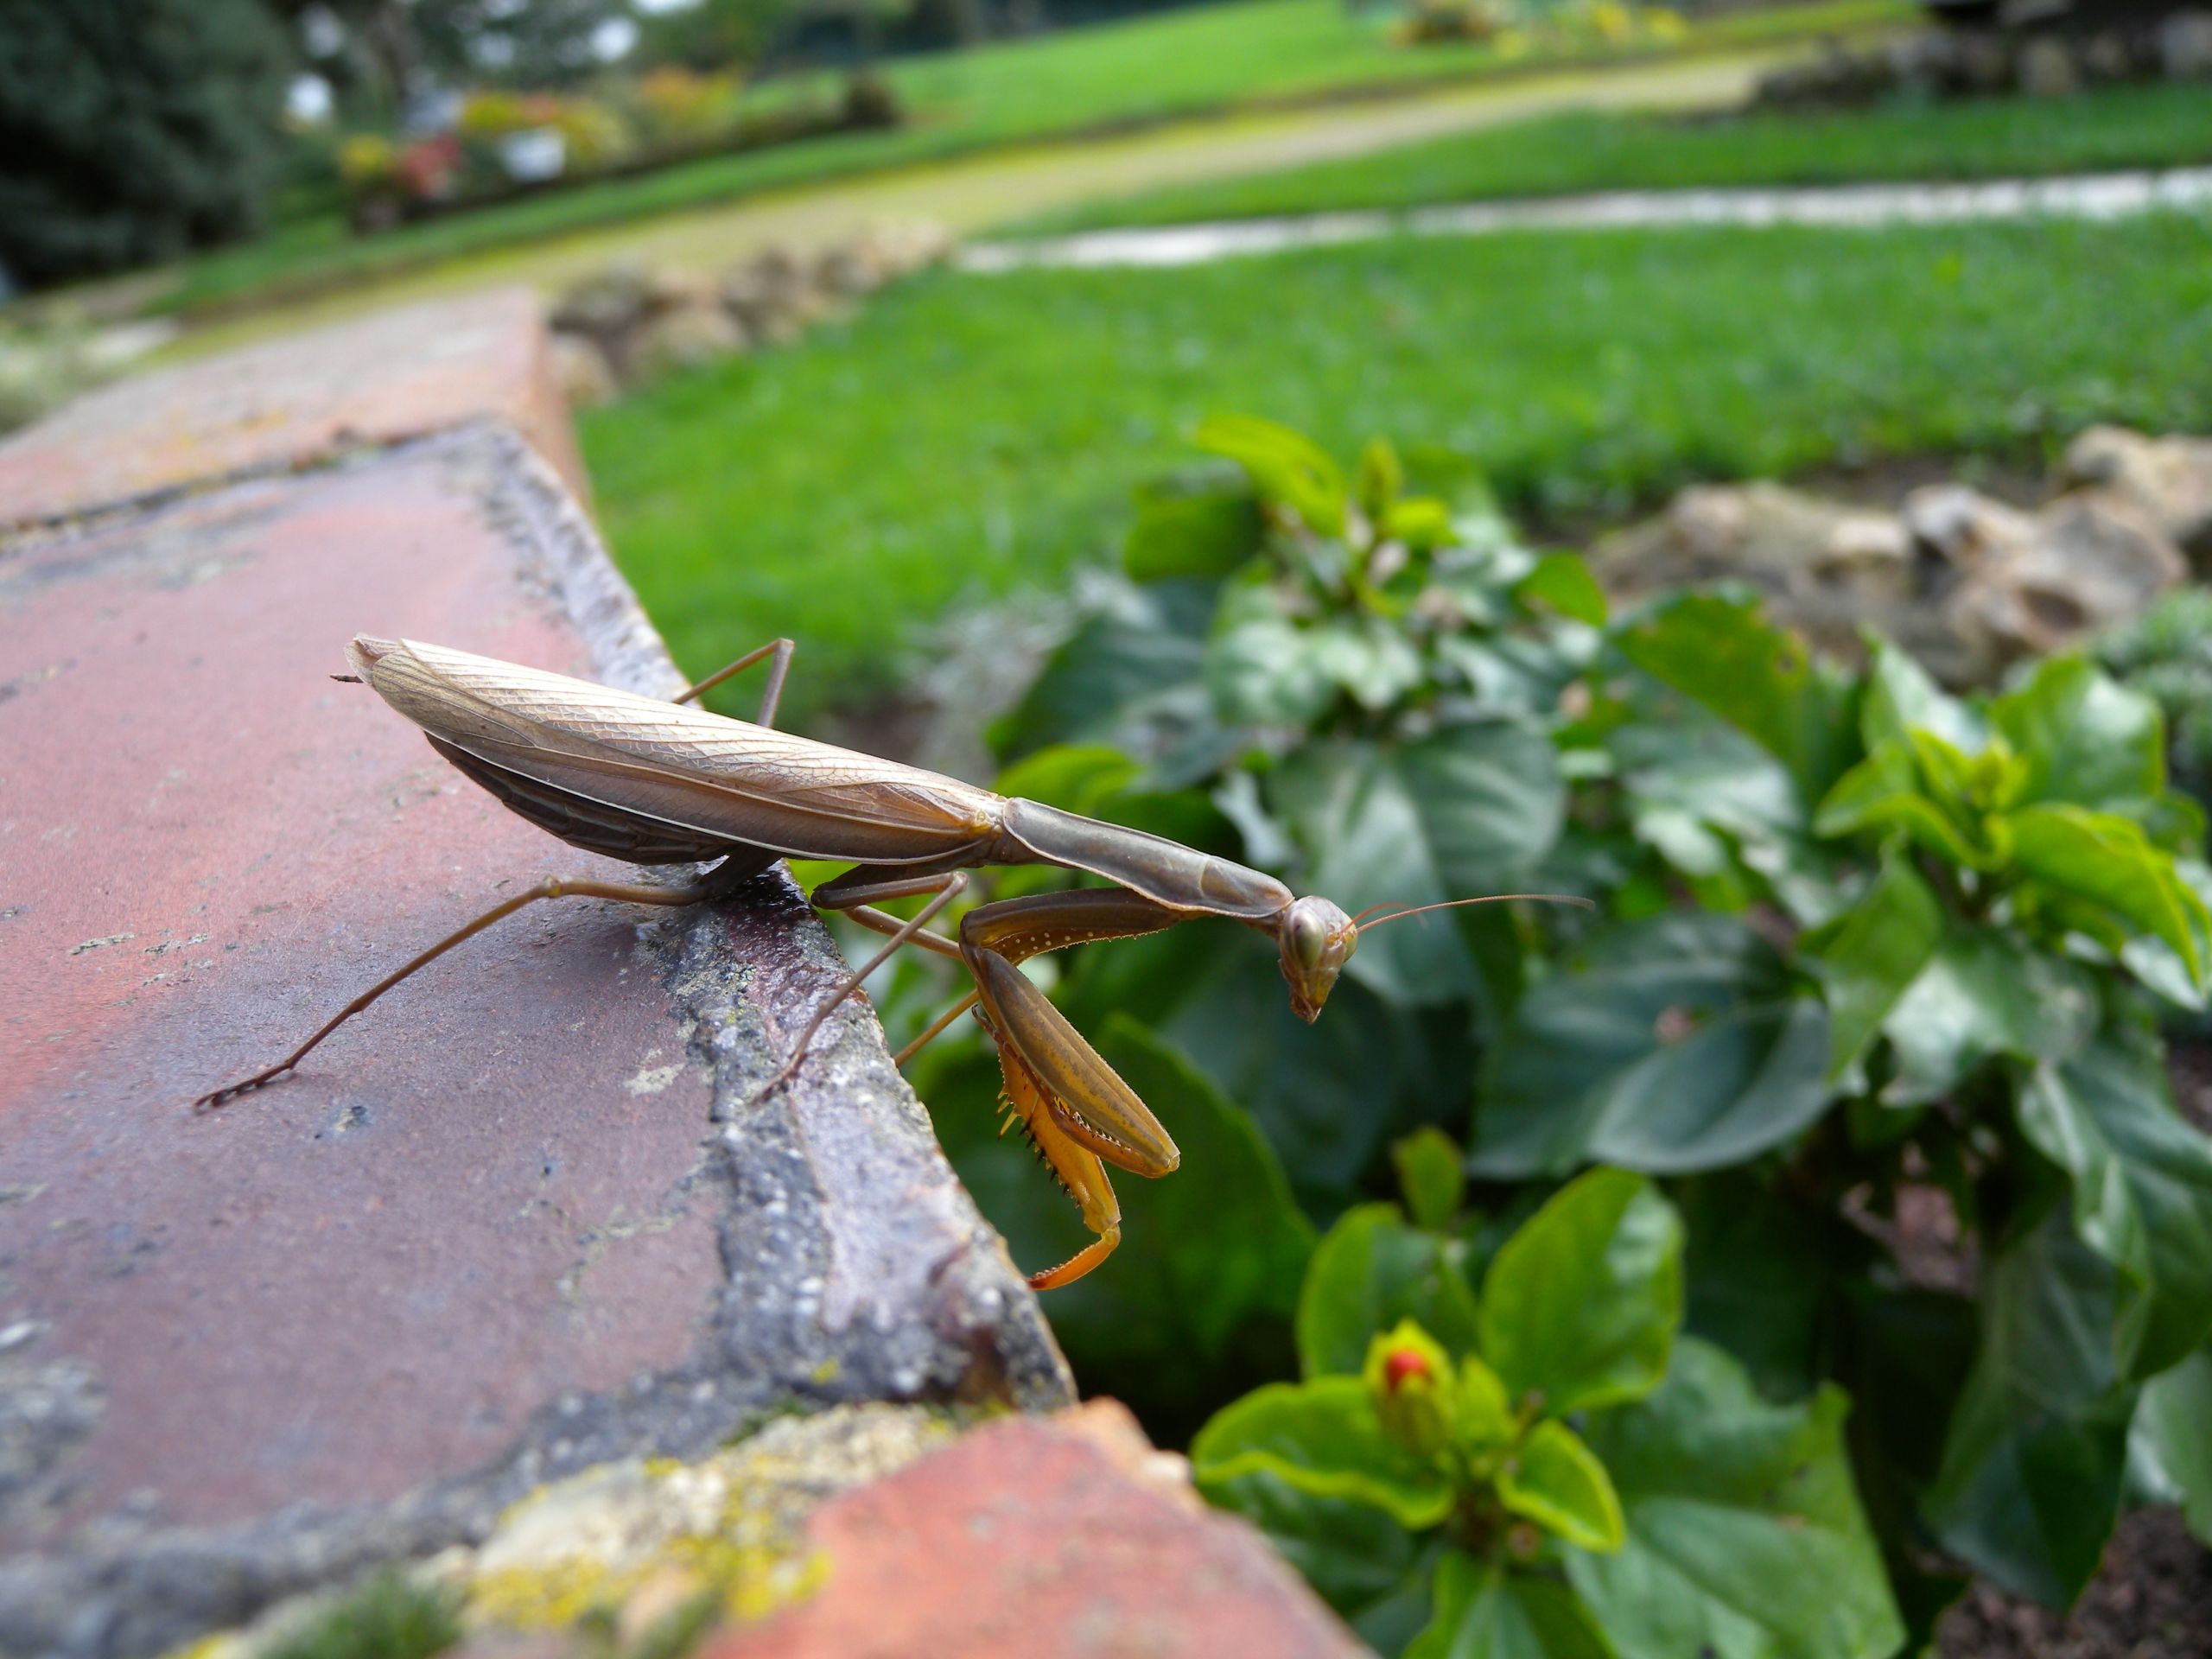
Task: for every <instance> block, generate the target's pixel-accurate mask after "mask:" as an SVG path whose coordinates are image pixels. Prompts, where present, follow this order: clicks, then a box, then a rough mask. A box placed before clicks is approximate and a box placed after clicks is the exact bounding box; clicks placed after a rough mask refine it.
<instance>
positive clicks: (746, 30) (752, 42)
mask: <svg viewBox="0 0 2212 1659" xmlns="http://www.w3.org/2000/svg"><path fill="white" fill-rule="evenodd" d="M800 3H801V0H699V3H698V4H696V5H692V6H683V7H680V8H676V9H672V10H664V11H657V12H652V13H650V14H647V15H645V16H641V17H640V18H639V20H638V21H639V27H640V29H641V34H640V36H639V41H638V54H637V55H638V57H639V60H641V61H644V62H648V63H656V64H661V63H677V64H682V65H683V67H685V68H687V69H697V70H702V71H709V72H711V71H715V70H720V69H728V68H733V67H738V66H740V65H746V64H753V63H758V62H759V61H760V58H761V56H762V54H765V53H766V51H767V49H768V43H769V41H771V40H772V39H773V38H774V36H775V35H776V32H777V31H778V30H779V29H781V28H782V27H783V25H784V22H785V19H787V18H788V17H790V16H791V15H792V13H793V12H794V11H796V10H798V8H799V5H800Z"/></svg>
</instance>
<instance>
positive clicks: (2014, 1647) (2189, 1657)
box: [1936, 1510, 2212, 1659]
mask: <svg viewBox="0 0 2212 1659" xmlns="http://www.w3.org/2000/svg"><path fill="white" fill-rule="evenodd" d="M1936 1651H1937V1653H1939V1654H1940V1655H1942V1659H2204V1656H2205V1655H2207V1654H2212V1550H2208V1549H2207V1548H2204V1546H2203V1545H2202V1544H2201V1543H2199V1542H2198V1541H2196V1538H2195V1537H2194V1536H2192V1535H2190V1530H2189V1529H2188V1528H2187V1527H2185V1526H2183V1524H2182V1519H2181V1516H2179V1515H2178V1514H2177V1513H2176V1512H2175V1511H2173V1510H2136V1511H2135V1512H2134V1513H2133V1515H2128V1516H2123V1517H2121V1520H2120V1528H2119V1530H2117V1531H2116V1532H2114V1533H2113V1537H2112V1542H2111V1543H2109V1544H2107V1546H2106V1547H2105V1559H2104V1565H2103V1567H2101V1568H2100V1569H2099V1570H2098V1573H2097V1576H2096V1577H2095V1578H2094V1579H2092V1580H2090V1581H2089V1587H2088V1589H2086V1590H2084V1591H2083V1592H2082V1599H2081V1600H2080V1601H2079V1602H2078V1603H2076V1604H2075V1607H2074V1611H2072V1612H2071V1613H2070V1614H2066V1615H2063V1616H2062V1615H2060V1614H2057V1613H2054V1612H2052V1611H2050V1609H2049V1608H2047V1607H2038V1606H2037V1605H2034V1604H2033V1603H2032V1602H2024V1601H2016V1600H2014V1599H2012V1597H2010V1596H2007V1595H2006V1594H2005V1593H2004V1592H2002V1591H2000V1590H1998V1589H1996V1588H1994V1587H1993V1586H1990V1585H1986V1584H1979V1583H1978V1584H1976V1585H1975V1586H1974V1588H1973V1589H1971V1590H1970V1591H1968V1592H1967V1595H1966V1598H1965V1599H1964V1600H1962V1601H1961V1602H1960V1603H1959V1605H1957V1606H1955V1607H1954V1608H1953V1609H1951V1611H1949V1612H1948V1613H1946V1614H1945V1615H1944V1616H1943V1622H1942V1624H1940V1625H1939V1626H1937V1628H1936Z"/></svg>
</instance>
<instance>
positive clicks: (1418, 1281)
mask: <svg viewBox="0 0 2212 1659" xmlns="http://www.w3.org/2000/svg"><path fill="white" fill-rule="evenodd" d="M1459 1249H1460V1247H1459V1245H1457V1244H1455V1243H1452V1242H1450V1241H1447V1240H1446V1239H1443V1238H1440V1237H1439V1236H1437V1235H1435V1234H1433V1233H1427V1232H1418V1231H1416V1230H1414V1229H1413V1228H1410V1227H1408V1226H1407V1225H1406V1223H1405V1218H1404V1217H1402V1216H1401V1215H1400V1214H1399V1213H1398V1207H1397V1206H1396V1205H1392V1204H1365V1205H1360V1206H1359V1207H1358V1208H1357V1209H1356V1210H1347V1211H1345V1212H1344V1214H1343V1216H1341V1217H1338V1221H1337V1224H1336V1225H1335V1226H1333V1227H1332V1228H1331V1229H1329V1230H1328V1232H1327V1233H1326V1234H1325V1236H1323V1237H1322V1240H1321V1243H1319V1246H1317V1247H1316V1248H1315V1249H1314V1252H1313V1262H1311V1264H1310V1265H1308V1267H1307V1268H1306V1285H1305V1288H1304V1289H1303V1290H1302V1291H1301V1292H1300V1294H1299V1298H1298V1358H1299V1367H1300V1371H1301V1372H1302V1374H1303V1375H1305V1376H1307V1377H1308V1378H1312V1377H1317V1376H1330V1375H1334V1374H1349V1375H1351V1376H1357V1375H1358V1373H1359V1370H1360V1367H1361V1366H1362V1365H1363V1363H1365V1362H1366V1359H1367V1344H1368V1342H1369V1340H1370V1338H1373V1337H1374V1336H1375V1335H1376V1333H1377V1332H1383V1331H1388V1330H1389V1329H1390V1328H1391V1327H1392V1326H1393V1325H1396V1324H1397V1323H1398V1321H1399V1320H1401V1319H1412V1320H1414V1322H1415V1323H1416V1324H1418V1325H1420V1326H1421V1329H1423V1330H1424V1331H1426V1332H1428V1333H1429V1335H1431V1336H1432V1337H1433V1338H1436V1340H1437V1341H1438V1342H1440V1343H1441V1344H1443V1345H1444V1346H1445V1348H1446V1350H1447V1351H1450V1352H1452V1353H1453V1354H1464V1353H1467V1352H1469V1351H1471V1350H1472V1349H1473V1348H1474V1346H1475V1342H1476V1326H1475V1294H1474V1291H1473V1289H1472V1288H1471V1287H1470V1286H1469V1285H1468V1283H1467V1281H1466V1279H1465V1276H1464V1275H1463V1274H1461V1272H1460V1271H1459V1263H1458V1262H1457V1260H1456V1257H1457V1254H1458V1252H1459Z"/></svg>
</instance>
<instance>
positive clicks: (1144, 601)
mask: <svg viewBox="0 0 2212 1659" xmlns="http://www.w3.org/2000/svg"><path fill="white" fill-rule="evenodd" d="M1212 614H1213V592H1212V589H1211V588H1208V587H1205V586H1202V585H1200V584H1198V583H1194V582H1159V583H1155V584H1154V585H1153V586H1151V587H1148V588H1142V589H1137V588H1122V589H1120V590H1117V591H1116V592H1115V593H1114V594H1110V595H1109V596H1108V598H1107V600H1106V601H1104V602H1103V606H1102V608H1101V609H1099V610H1098V611H1097V612H1096V613H1093V614H1092V615H1090V616H1088V617H1086V618H1085V619H1084V620H1083V621H1082V622H1081V624H1079V625H1078V626H1077V629H1076V631H1075V632H1074V633H1073V634H1072V635H1071V636H1070V637H1069V639H1068V640H1067V642H1066V643H1065V645H1062V646H1061V647H1060V648H1059V649H1058V651H1056V652H1053V653H1052V656H1051V657H1050V658H1047V659H1046V664H1045V666H1044V668H1043V669H1042V670H1041V671H1039V674H1038V676H1037V678H1036V679H1035V680H1034V681H1033V682H1032V683H1031V684H1030V687H1029V690H1028V691H1027V694H1026V695H1025V696H1023V698H1022V700H1021V702H1020V703H1019V704H1018V705H1017V706H1016V707H1015V708H1014V709H1013V711H1012V712H1011V713H1009V714H1007V715H1006V716H1005V717H1004V718H1003V719H1001V721H998V722H997V724H996V725H995V726H994V728H992V732H991V747H992V748H993V749H994V751H995V753H997V754H998V756H999V758H1000V759H1001V760H1019V759H1020V757H1021V756H1023V755H1025V754H1027V753H1031V752H1032V751H1033V750H1036V749H1040V748H1043V747H1046V745H1047V744H1052V743H1077V742H1093V741H1096V742H1106V743H1110V744H1112V745H1113V746H1114V747H1116V748H1121V749H1124V750H1127V751H1129V752H1130V753H1139V752H1144V753H1150V752H1151V750H1152V749H1153V748H1156V747H1158V745H1157V744H1156V743H1154V744H1149V745H1147V744H1144V743H1141V742H1139V741H1134V740H1133V739H1132V738H1131V736H1130V730H1131V728H1133V727H1141V726H1144V725H1146V724H1147V722H1149V721H1170V722H1172V723H1173V724H1174V725H1176V726H1177V728H1178V729H1179V728H1181V726H1183V725H1186V724H1187V723H1188V722H1189V721H1191V720H1192V719H1194V718H1198V717H1201V716H1204V715H1206V714H1207V712H1208V711H1207V710H1206V709H1205V705H1204V693H1203V689H1202V687H1201V684H1200V681H1199V677H1198V676H1199V670H1200V665H1201V664H1202V662H1203V659H1204V656H1205V638H1206V632H1207V628H1208V626H1209V625H1210V622H1211V618H1212Z"/></svg>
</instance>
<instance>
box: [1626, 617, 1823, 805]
mask: <svg viewBox="0 0 2212 1659" xmlns="http://www.w3.org/2000/svg"><path fill="white" fill-rule="evenodd" d="M1620 648H1621V650H1622V652H1623V653H1624V654H1625V655H1626V656H1627V658H1628V659H1629V660H1630V662H1632V663H1634V664H1636V665H1637V667H1639V668H1641V669H1643V671H1644V672H1645V673H1647V674H1649V675H1650V676H1651V677H1653V678H1654V679H1656V680H1658V681H1659V682H1661V683H1662V684H1665V685H1669V686H1671V687H1673V688H1674V689H1675V690H1677V691H1679V692H1681V694H1682V695H1683V696H1687V697H1689V698H1691V699H1692V700H1693V701H1694V702H1700V703H1702V704H1704V706H1705V707H1706V708H1707V709H1711V710H1712V711H1713V713H1714V714H1716V715H1719V716H1720V718H1721V719H1723V720H1725V721H1727V722H1728V723H1729V724H1730V725H1732V726H1733V727H1735V728H1737V729H1738V731H1740V732H1742V733H1744V734H1745V735H1746V736H1748V737H1750V738H1751V740H1752V741H1755V742H1756V743H1758V745H1759V747H1762V748H1764V750H1766V752H1767V753H1770V754H1771V755H1773V756H1774V757H1775V759H1776V760H1779V761H1781V762H1782V764H1783V766H1787V767H1788V768H1789V773H1790V776H1791V777H1793V778H1795V779H1796V780H1797V786H1798V790H1799V792H1800V793H1801V795H1802V797H1803V798H1804V799H1806V800H1808V801H1817V800H1819V799H1820V798H1821V797H1822V796H1824V795H1826V794H1827V791H1828V789H1829V787H1830V786H1831V785H1834V782H1835V780H1836V779H1838V778H1840V777H1841V776H1842V775H1843V772H1844V769H1845V768H1846V767H1847V766H1849V765H1850V764H1851V762H1852V760H1853V757H1854V755H1855V753H1856V750H1857V748H1858V731H1857V721H1858V711H1857V709H1856V708H1855V707H1854V705H1853V694H1852V691H1851V690H1850V688H1849V686H1848V685H1847V683H1845V681H1844V680H1843V679H1842V678H1841V677H1840V676H1838V675H1837V674H1835V673H1834V671H1831V670H1829V669H1827V667H1826V666H1825V665H1823V664H1819V663H1816V662H1815V661H1814V660H1813V658H1812V657H1811V655H1810V653H1809V652H1808V651H1807V650H1806V648H1805V643H1804V641H1803V640H1802V639H1799V638H1798V637H1797V636H1796V634H1793V633H1790V632H1786V631H1785V630H1783V629H1781V628H1778V627H1776V626H1773V625H1772V624H1770V622H1768V621H1767V620H1766V619H1765V618H1764V616H1762V615H1761V614H1760V613H1759V607H1758V602H1757V601H1751V600H1738V599H1731V598H1726V597H1723V596H1720V595H1719V594H1684V595H1682V596H1681V597H1679V598H1676V599H1673V600H1669V601H1664V602H1662V604H1661V605H1659V606H1658V607H1656V608H1655V609H1653V610H1652V611H1650V612H1649V613H1647V614H1646V615H1644V616H1643V617H1641V618H1639V619H1638V620H1637V621H1635V622H1634V623H1632V624H1630V626H1628V627H1627V628H1626V629H1624V631H1623V632H1622V633H1621V636H1620Z"/></svg>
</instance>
